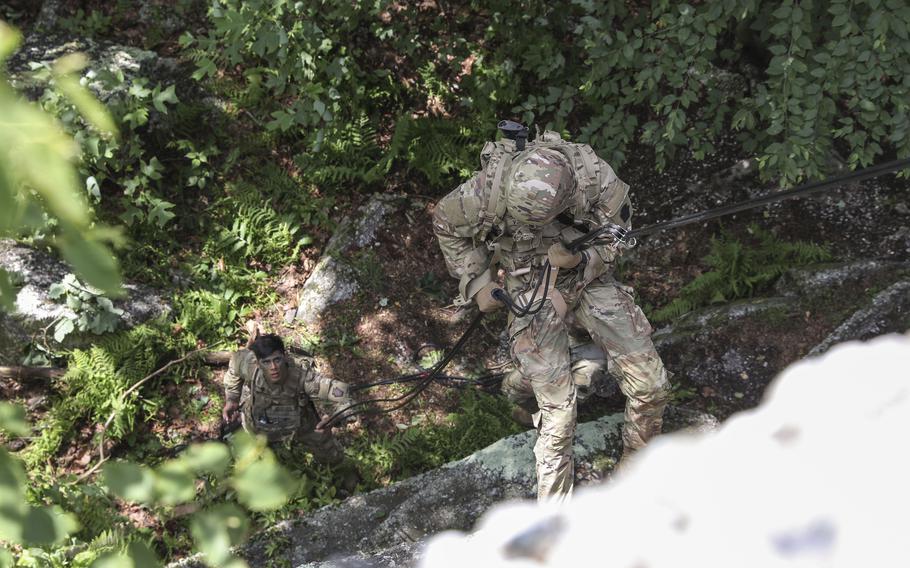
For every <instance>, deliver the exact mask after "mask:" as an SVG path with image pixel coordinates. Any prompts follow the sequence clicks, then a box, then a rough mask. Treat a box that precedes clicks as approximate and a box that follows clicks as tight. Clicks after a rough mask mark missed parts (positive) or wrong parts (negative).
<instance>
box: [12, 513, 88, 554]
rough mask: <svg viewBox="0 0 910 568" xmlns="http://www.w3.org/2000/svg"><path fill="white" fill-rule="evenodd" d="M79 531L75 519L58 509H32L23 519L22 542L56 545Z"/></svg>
mask: <svg viewBox="0 0 910 568" xmlns="http://www.w3.org/2000/svg"><path fill="white" fill-rule="evenodd" d="M77 530H79V522H78V521H77V520H76V517H74V516H73V515H71V514H69V513H65V512H64V511H63V510H62V509H61V508H60V507H32V508H31V509H30V510H29V512H28V514H26V516H25V518H24V519H23V527H22V541H23V542H24V543H26V544H37V545H49V544H57V543H59V542H61V541H62V540H63V539H64V538H66V537H67V536H68V535H69V534H71V533H73V532H76V531H77Z"/></svg>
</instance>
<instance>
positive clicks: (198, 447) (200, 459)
mask: <svg viewBox="0 0 910 568" xmlns="http://www.w3.org/2000/svg"><path fill="white" fill-rule="evenodd" d="M180 459H181V460H183V462H184V463H185V464H186V465H187V467H189V468H190V469H191V470H193V471H195V472H196V473H197V474H205V473H211V474H215V475H221V474H223V473H224V472H225V471H227V468H228V466H229V465H230V463H231V452H230V451H229V450H228V448H227V446H225V445H224V444H220V443H218V442H206V443H204V444H194V445H192V446H190V447H189V448H188V449H187V450H186V452H184V453H183V455H181V456H180Z"/></svg>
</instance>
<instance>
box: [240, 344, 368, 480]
mask: <svg viewBox="0 0 910 568" xmlns="http://www.w3.org/2000/svg"><path fill="white" fill-rule="evenodd" d="M285 361H286V362H287V368H286V369H285V376H284V379H283V380H282V381H281V382H279V383H277V384H273V383H271V382H269V381H268V380H267V379H266V378H265V377H264V376H263V373H262V370H261V369H260V367H259V364H258V362H257V361H256V356H255V355H254V354H253V352H252V351H250V350H249V349H241V350H239V351H237V352H236V353H234V354H233V356H232V357H231V362H230V365H229V366H228V372H227V374H226V375H225V376H224V391H225V398H226V399H227V400H229V401H235V402H239V404H240V416H241V421H242V423H243V428H244V429H245V430H246V431H247V432H250V433H252V434H262V435H264V436H266V437H267V438H268V440H269V441H270V442H278V441H284V440H294V441H297V442H300V443H301V444H302V445H303V446H304V447H305V448H306V449H307V450H309V451H310V452H312V454H313V455H314V456H315V457H316V459H317V460H319V461H321V462H322V463H325V464H328V465H338V464H340V463H342V461H343V460H344V452H343V450H342V449H341V446H340V445H339V444H338V441H337V440H336V439H335V438H334V437H333V436H332V435H331V433H330V432H328V431H326V432H317V431H316V430H315V426H316V424H318V423H319V419H320V416H319V413H318V411H317V409H316V407H315V405H314V403H313V401H314V399H315V400H319V401H320V402H323V403H326V404H327V406H328V407H329V409H330V412H331V413H335V412H338V411H340V410H342V409H344V408H347V407H348V406H350V405H351V399H350V397H349V395H348V385H347V384H346V383H343V382H341V381H336V380H333V379H329V378H326V377H323V376H322V375H320V374H319V373H318V372H317V371H316V367H315V365H314V364H313V361H312V360H310V359H305V358H300V359H296V360H295V358H292V357H290V356H287V355H286V356H285Z"/></svg>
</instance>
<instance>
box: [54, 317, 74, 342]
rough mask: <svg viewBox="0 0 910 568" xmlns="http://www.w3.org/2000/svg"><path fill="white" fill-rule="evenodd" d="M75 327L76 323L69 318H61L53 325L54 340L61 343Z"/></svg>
mask: <svg viewBox="0 0 910 568" xmlns="http://www.w3.org/2000/svg"><path fill="white" fill-rule="evenodd" d="M74 329H76V324H74V323H73V320H71V319H62V320H60V321H59V322H58V323H57V325H55V326H54V341H56V342H57V343H63V340H64V339H66V336H67V335H69V334H70V333H72V332H73V330H74Z"/></svg>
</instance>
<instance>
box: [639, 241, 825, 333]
mask: <svg viewBox="0 0 910 568" xmlns="http://www.w3.org/2000/svg"><path fill="white" fill-rule="evenodd" d="M749 233H750V235H751V239H750V241H752V242H750V243H746V244H744V243H742V242H741V241H739V240H737V239H735V238H733V237H732V236H730V235H722V236H721V237H720V238H714V239H711V252H710V253H709V254H708V256H706V257H705V258H704V262H705V263H706V264H707V265H708V266H710V267H711V268H710V270H708V271H707V272H705V273H704V274H702V275H700V276H699V277H697V278H696V279H695V280H693V281H692V282H690V283H688V284H686V285H685V286H683V288H682V290H680V294H679V297H678V298H676V299H675V300H673V301H672V302H670V303H669V304H667V305H666V306H664V307H663V308H660V309H659V310H656V311H655V312H653V313H652V314H651V316H650V318H651V319H652V320H654V321H667V320H671V319H675V318H678V317H680V316H681V315H683V314H685V313H687V312H690V311H692V310H693V309H695V308H697V307H700V306H705V305H708V304H712V303H724V302H728V301H730V300H735V299H737V298H747V297H751V296H753V295H755V294H757V293H759V292H762V291H764V290H767V289H768V288H770V287H771V285H773V284H774V283H775V282H776V281H777V279H778V278H780V276H781V275H783V273H784V272H786V271H787V270H788V269H790V268H793V267H796V266H803V265H806V264H811V263H813V262H822V261H825V260H830V259H831V253H829V252H828V251H827V250H826V249H825V248H823V247H820V246H818V245H815V244H812V243H805V242H802V241H797V242H793V243H790V242H785V241H782V240H780V239H779V238H777V237H776V236H775V235H774V234H773V233H770V232H768V231H765V230H763V229H761V228H760V227H758V226H757V225H752V226H751V227H749Z"/></svg>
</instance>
